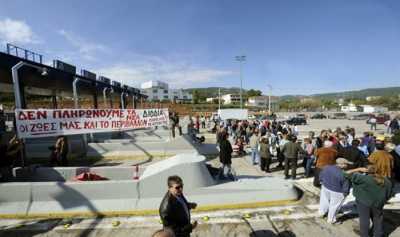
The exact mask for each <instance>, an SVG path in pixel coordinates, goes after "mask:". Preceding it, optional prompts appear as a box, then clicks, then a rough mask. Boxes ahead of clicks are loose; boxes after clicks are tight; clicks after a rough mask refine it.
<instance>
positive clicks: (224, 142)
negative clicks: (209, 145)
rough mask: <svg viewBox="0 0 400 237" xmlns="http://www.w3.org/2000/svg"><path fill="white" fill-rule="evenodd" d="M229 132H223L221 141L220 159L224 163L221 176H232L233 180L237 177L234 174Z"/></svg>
mask: <svg viewBox="0 0 400 237" xmlns="http://www.w3.org/2000/svg"><path fill="white" fill-rule="evenodd" d="M227 138H228V134H227V133H226V132H222V134H221V141H220V142H219V161H220V162H221V164H222V168H221V171H220V174H219V177H220V178H226V177H228V178H230V179H232V180H234V179H235V177H233V174H232V167H231V165H232V152H233V149H232V145H231V143H230V142H229V141H228V139H227Z"/></svg>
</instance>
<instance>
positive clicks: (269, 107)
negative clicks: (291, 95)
mask: <svg viewBox="0 0 400 237" xmlns="http://www.w3.org/2000/svg"><path fill="white" fill-rule="evenodd" d="M267 87H268V88H269V95H268V114H269V115H271V94H272V86H271V85H270V84H267Z"/></svg>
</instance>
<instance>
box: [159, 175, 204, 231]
mask: <svg viewBox="0 0 400 237" xmlns="http://www.w3.org/2000/svg"><path fill="white" fill-rule="evenodd" d="M196 206H197V204H196V203H190V202H188V201H187V200H186V198H185V196H184V195H183V181H182V179H181V178H180V177H179V176H176V175H175V176H170V177H168V192H167V193H166V194H165V196H164V198H163V200H162V202H161V204H160V209H159V212H160V217H161V220H162V223H163V226H164V227H165V228H170V229H172V230H173V231H174V233H175V236H176V237H189V236H190V233H191V232H192V230H193V229H195V228H196V227H197V221H195V222H193V223H190V210H191V209H194V208H196Z"/></svg>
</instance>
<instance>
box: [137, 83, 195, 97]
mask: <svg viewBox="0 0 400 237" xmlns="http://www.w3.org/2000/svg"><path fill="white" fill-rule="evenodd" d="M140 87H141V91H142V93H143V94H145V95H147V96H148V100H151V101H154V100H157V101H162V100H169V101H174V100H175V101H191V100H192V95H191V94H190V93H189V92H186V91H184V90H183V89H170V88H169V86H168V84H167V83H165V82H162V81H148V82H144V83H142V84H141V86H140Z"/></svg>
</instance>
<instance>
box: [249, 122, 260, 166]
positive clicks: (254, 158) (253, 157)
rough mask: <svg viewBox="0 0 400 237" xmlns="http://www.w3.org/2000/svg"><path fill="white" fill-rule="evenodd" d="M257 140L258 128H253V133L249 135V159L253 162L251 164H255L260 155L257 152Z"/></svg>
mask: <svg viewBox="0 0 400 237" xmlns="http://www.w3.org/2000/svg"><path fill="white" fill-rule="evenodd" d="M259 140H260V138H259V136H258V130H257V129H254V131H253V135H251V137H250V147H251V161H252V162H253V165H257V164H258V161H259V159H260V155H259V154H258V146H259Z"/></svg>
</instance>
